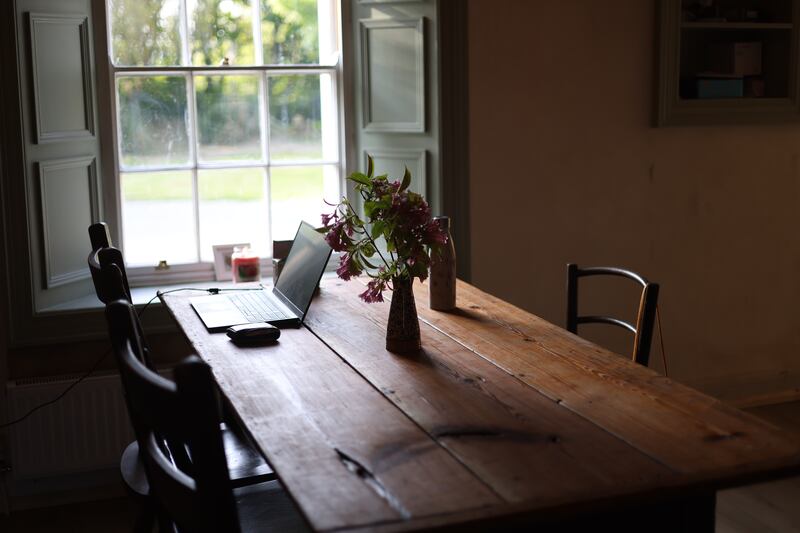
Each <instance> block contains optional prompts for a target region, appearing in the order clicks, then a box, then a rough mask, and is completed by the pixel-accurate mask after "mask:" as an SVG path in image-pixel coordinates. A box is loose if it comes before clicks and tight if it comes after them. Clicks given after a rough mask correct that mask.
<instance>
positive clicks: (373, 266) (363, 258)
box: [361, 257, 378, 270]
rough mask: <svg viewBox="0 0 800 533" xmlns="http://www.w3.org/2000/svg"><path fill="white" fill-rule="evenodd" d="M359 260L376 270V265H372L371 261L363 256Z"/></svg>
mask: <svg viewBox="0 0 800 533" xmlns="http://www.w3.org/2000/svg"><path fill="white" fill-rule="evenodd" d="M361 262H362V263H364V266H365V267H367V268H371V269H372V270H377V269H378V267H376V266H375V265H373V264H372V263H370V262H369V261H367V259H366V258H365V257H362V258H361ZM362 270H363V269H362Z"/></svg>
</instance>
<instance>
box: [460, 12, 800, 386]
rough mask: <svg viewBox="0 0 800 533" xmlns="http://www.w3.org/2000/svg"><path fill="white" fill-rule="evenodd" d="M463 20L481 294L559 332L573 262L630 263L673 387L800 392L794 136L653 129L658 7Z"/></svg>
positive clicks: (786, 128)
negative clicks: (651, 296) (657, 291)
mask: <svg viewBox="0 0 800 533" xmlns="http://www.w3.org/2000/svg"><path fill="white" fill-rule="evenodd" d="M469 9H470V15H469V16H470V22H469V47H470V50H469V53H470V63H469V68H470V86H469V90H470V150H471V156H470V165H471V176H470V186H471V202H472V205H471V217H472V218H471V223H472V250H473V256H472V269H473V280H474V282H475V283H476V284H477V285H478V286H479V287H481V288H483V289H486V290H488V291H489V292H492V293H494V294H497V295H498V296H501V297H503V298H506V299H508V300H510V301H512V302H514V303H516V304H518V305H520V306H521V307H524V308H525V309H528V310H530V311H533V312H534V313H536V314H539V315H541V316H543V317H545V318H547V319H548V320H550V321H553V322H555V323H557V324H560V325H563V314H564V276H565V264H566V263H567V262H570V261H572V262H577V263H579V264H586V265H599V264H611V265H619V266H624V267H629V268H632V269H635V270H637V271H640V272H641V273H642V274H644V275H645V276H647V277H649V278H651V279H652V280H653V281H658V282H660V283H661V291H662V293H661V294H662V298H661V304H662V311H663V319H664V330H665V335H664V338H665V341H666V344H667V354H668V356H669V364H670V370H671V375H672V376H673V377H675V378H677V379H679V380H681V381H684V382H686V383H690V384H693V385H696V386H698V387H701V388H704V389H705V390H707V391H709V392H712V393H714V394H718V395H720V396H724V397H729V398H734V397H743V396H750V395H754V394H762V393H766V392H774V391H780V390H786V389H790V388H796V387H800V353H798V347H800V313H798V310H797V307H796V306H795V301H796V300H797V297H798V294H799V285H800V281H798V280H799V279H800V242H799V241H800V239H799V238H798V231H797V230H798V228H800V210H799V209H798V206H800V176H798V169H799V168H800V160H799V159H798V155H799V154H800V126H794V125H776V126H733V127H731V126H728V127H692V128H663V129H656V128H653V127H652V126H651V123H652V111H651V110H652V107H653V93H654V75H653V72H654V67H655V62H654V57H655V46H656V43H655V26H656V22H655V2H654V1H643V0H615V1H613V2H600V1H597V0H561V1H559V2H538V1H537V2H522V1H519V0H471V1H470V5H469ZM610 292H611V291H610V290H607V291H606V292H605V293H603V296H604V297H607V296H609V295H610ZM637 302H638V300H634V301H633V303H632V305H634V306H635V305H636V303H637ZM625 346H627V345H625ZM615 348H617V346H615ZM617 349H620V350H621V349H626V348H617ZM654 350H655V348H654ZM657 354H658V351H654V354H653V355H654V357H653V358H652V359H655V361H654V362H653V363H651V364H652V366H654V367H657V368H660V361H659V360H658V357H657Z"/></svg>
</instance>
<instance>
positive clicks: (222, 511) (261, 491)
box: [106, 300, 308, 533]
mask: <svg viewBox="0 0 800 533" xmlns="http://www.w3.org/2000/svg"><path fill="white" fill-rule="evenodd" d="M106 318H107V320H108V325H109V331H110V336H111V342H112V348H113V351H114V354H115V356H116V358H117V364H118V365H119V370H120V376H121V378H122V381H123V384H124V388H125V390H126V392H127V397H126V400H127V402H128V407H129V409H130V411H131V414H132V417H133V419H134V420H136V423H135V426H134V429H135V431H136V433H137V439H138V440H139V441H140V442H143V443H144V446H143V459H144V465H145V468H146V471H147V474H148V479H149V480H150V488H151V491H152V495H153V497H154V498H155V499H156V501H157V507H158V509H159V517H160V526H161V529H162V530H169V531H173V530H174V529H175V528H177V530H178V531H181V532H209V533H210V532H221V531H224V532H238V531H264V532H272V531H274V532H276V533H277V532H281V533H283V532H286V533H290V532H294V531H307V530H308V526H307V525H306V523H305V522H304V520H303V518H302V516H301V515H300V514H299V513H298V512H297V510H296V508H295V507H294V504H293V503H292V501H291V500H290V499H289V497H288V495H287V494H286V493H285V491H284V490H283V489H282V488H281V486H280V484H279V483H278V482H277V481H275V480H273V481H267V482H263V483H259V484H255V485H250V486H247V487H240V488H236V489H234V487H233V482H232V480H231V479H230V475H229V469H228V464H227V460H226V457H225V456H226V451H225V446H224V440H223V435H222V432H221V430H220V421H221V405H220V397H219V391H218V388H217V385H216V382H215V381H214V377H213V375H212V373H211V369H210V368H209V367H208V365H207V364H205V363H204V362H203V361H201V360H200V359H199V358H198V357H197V356H191V357H189V358H187V359H186V360H184V361H182V362H181V363H179V364H178V365H177V366H176V368H175V373H174V375H175V381H174V382H173V381H170V380H168V379H165V378H164V377H162V376H160V375H159V374H157V373H155V372H153V371H152V370H150V369H149V368H147V367H146V366H145V365H144V364H143V363H142V357H141V356H142V354H141V345H142V341H141V339H139V337H138V329H137V327H136V314H135V312H134V309H133V306H132V305H130V303H128V302H127V301H125V300H120V301H117V302H111V303H110V304H108V305H107V306H106ZM176 452H177V453H176ZM184 452H186V453H187V454H188V456H190V457H191V465H190V466H189V468H188V469H187V468H185V467H181V466H180V465H179V464H178V463H179V462H180V461H178V460H176V458H177V457H179V456H180V455H182V454H183V453H184Z"/></svg>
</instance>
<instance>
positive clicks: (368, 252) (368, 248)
mask: <svg viewBox="0 0 800 533" xmlns="http://www.w3.org/2000/svg"><path fill="white" fill-rule="evenodd" d="M375 252H376V250H375V247H374V246H372V244H370V243H366V244H365V245H364V246H362V247H361V255H362V257H372V256H373V255H375Z"/></svg>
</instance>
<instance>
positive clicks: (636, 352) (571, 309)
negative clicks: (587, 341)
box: [567, 263, 658, 366]
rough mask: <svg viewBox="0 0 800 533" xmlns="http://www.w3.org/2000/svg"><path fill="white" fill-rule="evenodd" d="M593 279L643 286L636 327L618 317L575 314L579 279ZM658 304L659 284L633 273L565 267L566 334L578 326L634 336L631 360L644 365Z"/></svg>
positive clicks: (574, 266) (595, 268)
mask: <svg viewBox="0 0 800 533" xmlns="http://www.w3.org/2000/svg"><path fill="white" fill-rule="evenodd" d="M593 276H617V277H622V278H626V279H629V280H631V281H634V282H636V283H638V284H639V285H641V286H642V294H641V297H640V298H639V310H638V312H637V314H636V325H633V324H630V323H628V322H625V321H624V320H620V319H618V318H613V317H609V316H601V315H578V280H579V279H580V278H586V277H593ZM657 305H658V283H651V282H649V281H648V280H647V279H645V278H644V277H642V276H640V275H639V274H637V273H636V272H632V271H630V270H625V269H622V268H616V267H587V268H579V267H578V265H575V264H572V263H570V264H568V265H567V331H570V332H572V333H575V334H577V333H578V325H580V324H611V325H613V326H618V327H621V328H623V329H626V330H628V331H630V332H631V333H633V336H634V340H633V354H632V359H633V360H634V361H636V362H637V363H639V364H641V365H644V366H647V365H648V363H649V362H650V346H651V344H652V341H653V330H654V326H655V320H656V306H657Z"/></svg>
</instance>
